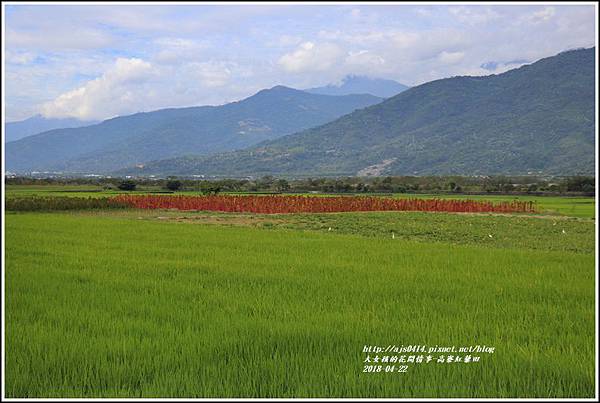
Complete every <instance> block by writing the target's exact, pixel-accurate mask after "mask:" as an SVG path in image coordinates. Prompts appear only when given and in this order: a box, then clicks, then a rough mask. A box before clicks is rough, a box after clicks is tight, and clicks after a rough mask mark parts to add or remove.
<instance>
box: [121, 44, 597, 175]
mask: <svg viewBox="0 0 600 403" xmlns="http://www.w3.org/2000/svg"><path fill="white" fill-rule="evenodd" d="M594 69H595V49H594V48H590V49H577V50H572V51H567V52H563V53H560V54H558V55H556V56H553V57H548V58H545V59H541V60H539V61H537V62H535V63H533V64H530V65H526V66H522V67H520V68H518V69H514V70H511V71H508V72H505V73H503V74H498V75H491V76H485V77H452V78H448V79H443V80H437V81H432V82H429V83H426V84H423V85H420V86H417V87H413V88H410V89H408V90H406V91H404V92H402V93H401V94H399V95H397V96H394V97H392V98H389V99H387V100H385V101H384V102H382V103H379V104H377V105H374V106H371V107H368V108H365V109H361V110H357V111H355V112H353V113H351V114H348V115H346V116H343V117H341V118H339V119H337V120H335V121H333V122H330V123H327V124H324V125H322V126H319V127H316V128H312V129H309V130H305V131H303V132H300V133H297V134H293V135H289V136H284V137H281V138H279V139H277V140H273V141H267V142H263V143H261V144H259V145H257V146H254V147H251V148H248V149H245V150H241V151H236V152H230V153H223V154H219V155H214V156H210V157H197V156H188V157H182V158H177V159H169V160H162V161H156V162H153V163H149V164H147V165H146V166H145V167H144V169H130V170H127V171H121V172H122V173H124V172H129V173H134V174H142V175H143V174H150V173H160V174H180V175H183V174H206V175H219V176H242V175H266V174H273V175H289V176H306V175H360V176H364V175H369V174H371V175H413V174H416V175H425V174H461V175H477V174H524V173H528V172H536V173H544V174H576V173H582V174H593V173H594V171H595V161H594V149H595V148H594V147H595V137H594V133H595V121H594V111H595V98H594V91H595V88H596V85H595V74H594V71H595V70H594Z"/></svg>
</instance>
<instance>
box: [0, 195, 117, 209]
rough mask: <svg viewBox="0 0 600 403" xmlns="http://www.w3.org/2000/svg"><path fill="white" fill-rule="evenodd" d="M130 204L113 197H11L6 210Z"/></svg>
mask: <svg viewBox="0 0 600 403" xmlns="http://www.w3.org/2000/svg"><path fill="white" fill-rule="evenodd" d="M127 207H129V206H128V204H126V203H123V202H121V201H119V200H116V199H113V198H104V197H101V198H94V197H87V198H83V197H53V196H47V197H44V196H33V197H9V198H7V199H6V201H5V208H6V211H51V210H98V209H108V208H127Z"/></svg>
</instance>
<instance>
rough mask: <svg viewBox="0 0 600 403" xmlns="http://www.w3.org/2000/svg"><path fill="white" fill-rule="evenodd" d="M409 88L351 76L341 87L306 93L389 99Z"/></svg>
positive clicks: (318, 89) (319, 88) (392, 82)
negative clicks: (364, 95)
mask: <svg viewBox="0 0 600 403" xmlns="http://www.w3.org/2000/svg"><path fill="white" fill-rule="evenodd" d="M408 88H409V87H407V86H406V85H404V84H400V83H399V82H396V81H394V80H384V79H381V78H370V77H365V76H355V75H349V76H346V77H344V79H343V80H342V82H341V83H340V84H339V85H334V84H330V85H326V86H324V87H316V88H309V89H306V90H304V91H306V92H310V93H312V94H322V95H349V94H371V95H375V96H378V97H381V98H389V97H392V96H394V95H398V94H400V93H401V92H402V91H406V90H407V89H408Z"/></svg>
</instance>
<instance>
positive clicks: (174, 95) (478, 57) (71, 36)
mask: <svg viewBox="0 0 600 403" xmlns="http://www.w3.org/2000/svg"><path fill="white" fill-rule="evenodd" d="M3 6H4V7H5V9H4V16H5V26H4V29H5V48H4V50H3V51H4V61H5V102H4V105H5V115H6V120H7V121H15V120H21V119H25V118H27V117H30V116H32V115H35V114H42V115H43V116H45V117H48V118H65V117H75V118H78V119H82V120H102V119H107V118H111V117H114V116H119V115H127V114H131V113H136V112H140V111H150V110H156V109H160V108H166V107H182V106H194V105H219V104H223V103H227V102H231V101H235V100H239V99H243V98H245V97H248V96H250V95H252V94H254V93H256V92H257V91H259V90H261V89H264V88H270V87H273V86H275V85H286V86H290V87H293V88H298V89H304V88H310V87H315V86H321V85H326V84H330V83H339V82H340V81H341V80H342V78H343V77H344V76H346V75H348V74H357V75H366V76H370V77H374V78H386V79H393V80H396V81H398V82H400V83H402V84H405V85H409V86H414V85H419V84H422V83H425V82H428V81H431V80H436V79H440V78H446V77H452V76H456V75H489V74H498V73H502V72H504V71H506V70H510V69H512V68H516V67H518V66H520V65H522V64H524V63H530V62H533V61H535V60H538V59H540V58H543V57H548V56H552V55H555V54H557V53H559V52H561V51H564V50H568V49H573V48H579V47H591V46H595V45H596V43H595V8H594V6H593V5H558V4H542V3H537V4H535V5H468V4H463V5H461V4H457V3H452V4H447V5H427V4H414V5H410V4H403V5H393V4H386V5H369V4H361V3H348V4H341V5H340V4H336V5H327V4H309V5H298V4H273V5H271V4H267V3H265V4H245V5H242V4H231V5H227V4H220V5H208V4H190V3H187V4H184V5H167V4H157V3H152V4H149V5H148V4H147V5H124V4H110V5H100V4H91V5H47V4H46V5H42V4H34V5H24V4H23V5H20V4H16V3H13V4H10V3H8V4H7V3H3Z"/></svg>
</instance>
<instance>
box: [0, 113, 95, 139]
mask: <svg viewBox="0 0 600 403" xmlns="http://www.w3.org/2000/svg"><path fill="white" fill-rule="evenodd" d="M95 123H97V122H95V121H83V120H79V119H75V118H65V119H52V118H45V117H43V116H41V115H35V116H32V117H30V118H27V119H25V120H21V121H18V122H7V123H6V124H5V125H4V136H5V139H4V142H5V143H6V142H9V141H15V140H19V139H22V138H24V137H27V136H31V135H33V134H37V133H42V132H45V131H48V130H52V129H64V128H70V127H81V126H89V125H92V124H95Z"/></svg>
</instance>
